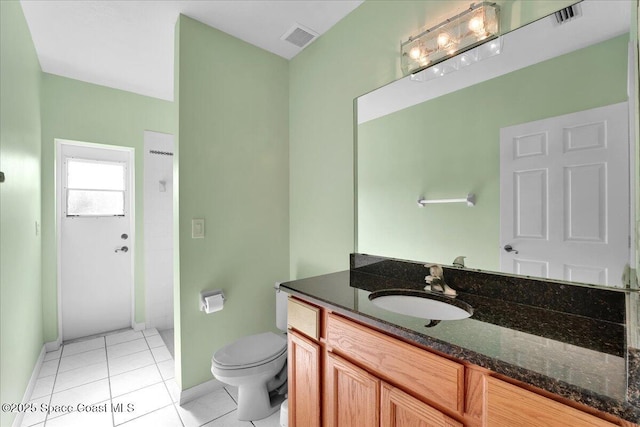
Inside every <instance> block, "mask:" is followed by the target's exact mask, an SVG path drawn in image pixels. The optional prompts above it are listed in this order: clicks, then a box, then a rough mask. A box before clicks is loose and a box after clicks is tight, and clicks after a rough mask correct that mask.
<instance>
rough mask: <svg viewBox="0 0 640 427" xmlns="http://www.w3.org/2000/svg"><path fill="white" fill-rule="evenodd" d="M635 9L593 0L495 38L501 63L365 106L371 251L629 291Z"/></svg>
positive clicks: (360, 142)
mask: <svg viewBox="0 0 640 427" xmlns="http://www.w3.org/2000/svg"><path fill="white" fill-rule="evenodd" d="M631 7H632V2H630V1H614V2H611V1H596V0H593V1H589V0H586V1H584V2H581V3H579V4H578V5H577V10H578V12H579V14H578V17H577V18H574V19H572V20H569V21H567V22H565V23H562V24H559V23H558V22H557V21H556V19H555V17H554V16H553V15H552V16H549V17H546V18H543V19H541V20H538V21H536V22H534V23H531V24H529V25H526V26H524V27H522V28H520V29H517V30H515V31H512V32H510V33H507V34H504V35H503V36H502V37H501V38H500V40H498V41H494V42H490V43H495V44H494V48H495V49H499V50H500V54H499V55H496V56H491V57H488V58H486V59H484V60H483V61H480V62H476V63H473V64H471V65H468V66H464V67H462V66H460V64H458V66H457V67H455V68H458V69H457V70H452V69H449V70H447V71H451V72H447V73H443V72H442V69H443V68H442V67H440V69H439V70H436V69H435V67H432V68H428V69H426V70H424V71H422V72H421V74H418V75H416V76H413V77H411V76H408V77H405V78H404V79H401V80H398V81H396V82H393V83H391V84H389V85H387V86H384V87H382V88H380V89H378V90H375V91H373V92H371V93H368V94H366V95H363V96H362V97H360V98H358V100H357V112H358V113H357V122H358V126H357V142H356V147H357V148H356V150H357V179H356V198H357V200H356V205H357V237H356V248H357V251H358V252H360V253H367V254H372V255H382V256H388V257H394V258H402V259H410V260H421V261H426V262H434V263H440V264H444V265H451V264H452V262H453V260H454V259H455V258H456V257H458V256H465V257H466V259H465V263H466V267H467V268H472V269H480V270H487V271H496V272H503V273H510V274H519V275H527V276H535V277H545V278H551V279H557V280H567V281H571V282H579V283H587V284H595V285H605V286H612V287H624V286H625V281H626V277H627V276H628V275H629V274H630V266H631V268H633V266H634V262H633V260H634V259H635V253H633V251H634V248H635V242H634V241H632V236H634V235H635V233H634V224H635V217H636V213H635V211H634V210H633V208H632V207H633V206H634V203H635V202H634V198H633V195H634V192H635V186H636V185H637V182H636V181H637V177H635V173H634V172H633V171H634V170H635V164H634V163H633V159H634V156H635V153H634V144H631V143H630V141H631V140H632V138H634V135H630V132H633V129H634V126H629V123H633V120H635V115H633V114H631V113H630V111H631V110H632V109H633V108H634V107H633V106H630V102H633V101H630V100H629V95H628V94H629V90H634V88H633V85H634V82H633V79H630V78H629V73H630V71H629V70H630V69H631V68H630V66H629V64H630V61H631V60H633V59H630V55H633V52H632V50H631V49H630V48H629V26H630V16H631ZM486 48H487V47H486V46H485V49H486ZM429 73H431V74H429ZM630 86H631V89H630V88H629V87H630ZM468 194H473V195H474V196H475V205H474V206H468V205H467V203H465V202H461V203H433V204H425V205H424V206H419V205H418V203H417V201H418V200H421V199H422V200H428V201H431V200H436V201H438V200H439V201H443V200H448V199H463V200H464V199H466V198H467V195H468Z"/></svg>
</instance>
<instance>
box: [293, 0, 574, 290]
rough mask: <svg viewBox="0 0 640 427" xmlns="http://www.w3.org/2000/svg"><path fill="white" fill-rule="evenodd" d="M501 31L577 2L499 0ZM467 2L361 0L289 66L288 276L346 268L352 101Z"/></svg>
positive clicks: (385, 78) (396, 70) (350, 234)
mask: <svg viewBox="0 0 640 427" xmlns="http://www.w3.org/2000/svg"><path fill="white" fill-rule="evenodd" d="M497 3H498V4H499V5H500V6H501V7H502V9H503V13H502V17H503V18H502V19H503V29H506V30H509V29H513V28H517V27H519V26H521V25H524V24H526V23H528V22H531V21H533V20H535V19H538V18H540V17H542V16H545V15H547V14H549V13H551V12H553V11H555V10H558V9H561V8H563V7H566V6H567V5H569V4H572V3H574V1H564V0H562V1H560V0H559V1H529V0H515V1H498V2H497ZM468 6H469V2H468V1H457V0H455V1H435V0H434V1H383V0H380V1H378V0H376V1H371V0H370V1H365V2H364V3H363V4H362V5H360V6H359V7H358V8H357V9H355V10H354V11H353V12H351V13H350V14H349V15H347V16H346V17H345V18H344V19H342V20H341V21H340V22H338V23H337V24H336V25H335V26H334V27H332V28H331V29H330V30H329V31H328V32H326V33H325V34H323V35H322V37H320V38H319V39H318V40H316V41H315V42H314V43H313V44H311V45H310V46H308V47H307V48H306V49H305V50H304V51H302V52H301V53H300V54H298V55H297V56H296V57H295V58H293V60H291V63H290V69H289V73H290V82H289V93H290V95H289V108H290V121H291V126H290V128H289V135H290V136H289V137H290V168H291V175H290V181H291V186H290V217H291V226H290V233H291V258H290V271H291V275H292V277H294V278H295V277H306V276H312V275H315V274H322V273H326V272H330V271H336V270H340V269H345V268H348V266H349V256H348V254H349V253H350V252H352V251H353V249H354V203H353V198H354V191H353V183H354V180H353V175H354V164H353V162H354V155H353V140H354V131H355V130H354V112H353V100H354V99H355V98H356V97H358V96H360V95H363V94H365V93H367V92H370V91H372V90H374V89H376V88H377V87H380V86H382V85H384V84H387V83H389V82H391V81H392V80H395V79H397V78H399V77H401V75H400V56H399V46H400V41H401V40H406V39H407V38H408V37H409V36H410V35H412V34H415V33H416V32H417V30H418V29H420V28H423V27H428V26H430V25H434V24H435V23H437V22H440V21H442V20H443V19H445V18H447V17H449V16H451V14H452V11H460V10H462V9H465V8H467V7H468Z"/></svg>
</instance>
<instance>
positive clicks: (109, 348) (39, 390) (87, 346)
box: [22, 329, 280, 427]
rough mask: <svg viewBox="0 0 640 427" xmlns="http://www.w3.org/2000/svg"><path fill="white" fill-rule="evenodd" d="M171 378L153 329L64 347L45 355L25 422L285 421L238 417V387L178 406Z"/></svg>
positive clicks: (184, 425)
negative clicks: (248, 419) (252, 419)
mask: <svg viewBox="0 0 640 427" xmlns="http://www.w3.org/2000/svg"><path fill="white" fill-rule="evenodd" d="M163 335H164V336H165V337H166V336H167V334H163ZM173 378H174V362H173V358H172V355H171V353H170V352H169V349H168V348H167V346H166V344H165V342H164V341H163V337H161V336H160V334H158V331H157V330H155V329H147V330H144V331H142V332H134V331H133V330H128V331H124V332H119V333H115V334H111V335H107V336H104V337H98V338H91V339H87V340H82V341H78V342H73V343H70V344H65V345H63V346H62V347H61V348H60V349H59V350H58V351H55V352H51V353H47V354H46V356H45V359H44V363H43V364H42V369H41V370H40V375H39V376H38V380H37V382H36V385H35V388H34V391H33V395H32V400H31V403H32V404H33V406H32V407H33V408H36V409H37V410H36V411H34V412H27V413H25V416H24V419H23V422H22V426H35V427H44V426H47V427H75V426H82V427H85V426H92V427H94V426H95V427H102V426H105V427H107V426H108V427H113V426H123V427H141V426H149V427H174V426H175V427H196V426H198V427H199V426H206V427H235V426H256V427H278V426H279V419H280V418H279V414H278V413H275V414H274V415H273V416H271V417H269V418H266V419H264V420H260V421H254V422H252V423H251V422H243V421H238V420H237V419H236V402H237V391H236V390H234V389H233V388H220V389H218V390H215V391H213V392H211V393H209V394H207V395H205V396H202V397H200V398H198V399H196V400H193V401H191V402H188V403H186V404H184V405H183V406H180V405H179V404H178V403H177V402H176V400H177V399H178V397H179V390H178V386H177V385H176V383H175V381H174V380H173ZM47 408H48V409H49V411H47ZM67 408H72V409H74V411H69V410H68V409H67ZM78 408H87V409H85V410H82V411H79V410H78ZM113 408H115V409H113ZM89 409H93V410H92V411H90V410H89Z"/></svg>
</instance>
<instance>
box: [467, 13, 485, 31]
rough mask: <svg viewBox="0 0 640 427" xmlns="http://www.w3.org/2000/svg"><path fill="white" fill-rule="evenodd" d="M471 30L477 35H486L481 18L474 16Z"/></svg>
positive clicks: (470, 26) (470, 24)
mask: <svg viewBox="0 0 640 427" xmlns="http://www.w3.org/2000/svg"><path fill="white" fill-rule="evenodd" d="M469 29H470V30H471V31H473V32H474V33H476V34H481V33H484V22H483V20H482V17H481V16H474V17H473V18H472V19H471V21H469Z"/></svg>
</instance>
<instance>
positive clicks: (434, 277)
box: [424, 264, 458, 297]
mask: <svg viewBox="0 0 640 427" xmlns="http://www.w3.org/2000/svg"><path fill="white" fill-rule="evenodd" d="M425 267H427V268H428V269H429V275H428V276H425V278H424V281H425V282H427V285H426V286H425V287H424V290H425V291H431V292H440V293H442V294H444V295H447V296H450V297H455V296H456V295H458V293H457V292H456V291H455V289H452V288H451V287H449V285H447V284H446V283H445V282H444V270H442V267H441V266H439V265H438V264H425Z"/></svg>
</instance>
